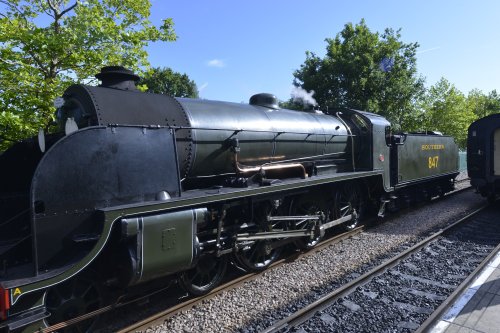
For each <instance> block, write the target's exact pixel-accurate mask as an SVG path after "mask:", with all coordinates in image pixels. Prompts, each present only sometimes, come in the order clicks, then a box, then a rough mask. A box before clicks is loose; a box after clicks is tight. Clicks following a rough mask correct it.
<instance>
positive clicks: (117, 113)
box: [0, 66, 458, 332]
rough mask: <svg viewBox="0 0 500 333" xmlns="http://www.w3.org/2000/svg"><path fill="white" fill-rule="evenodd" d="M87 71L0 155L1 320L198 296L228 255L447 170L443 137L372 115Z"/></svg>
mask: <svg viewBox="0 0 500 333" xmlns="http://www.w3.org/2000/svg"><path fill="white" fill-rule="evenodd" d="M97 78H98V79H99V80H101V82H102V84H101V85H100V86H97V87H96V86H86V85H79V84H78V85H73V86H71V87H69V88H68V89H67V90H66V91H65V93H64V95H63V96H62V97H61V98H60V99H58V100H57V101H56V103H55V105H56V106H57V120H58V123H59V127H60V131H59V132H57V133H54V134H44V133H42V132H40V133H39V135H38V136H37V137H34V138H31V139H28V140H25V141H22V142H19V143H17V144H15V145H14V146H12V147H11V148H10V149H8V150H7V151H5V152H4V153H3V154H2V155H0V331H2V332H4V331H33V330H34V329H38V328H40V327H45V326H47V325H52V324H54V323H57V322H60V321H64V320H67V319H70V318H73V317H76V316H78V315H81V314H84V313H88V312H90V311H93V310H96V309H98V308H100V307H102V306H104V305H106V304H109V303H113V302H114V301H115V300H116V299H118V298H119V297H120V296H122V295H123V294H125V293H126V292H127V293H134V292H136V293H143V292H145V290H147V289H149V288H151V287H152V286H153V285H156V284H157V283H164V282H166V281H175V282H178V283H179V284H180V285H181V286H182V287H183V288H184V289H185V290H187V291H188V292H189V293H191V294H194V295H199V294H203V293H206V292H208V291H209V290H211V289H212V288H214V287H215V286H217V284H218V283H219V282H220V281H221V279H222V277H223V275H224V271H225V269H226V267H227V263H228V261H232V262H233V263H234V264H235V265H237V266H239V267H241V268H243V269H245V270H249V271H250V270H253V271H255V270H262V269H265V268H266V267H267V266H268V265H270V264H271V263H272V262H273V261H274V260H276V259H277V258H278V257H279V255H280V252H281V250H282V249H283V248H284V247H285V246H288V247H289V246H295V247H299V248H306V249H307V248H311V247H313V246H315V245H316V244H317V243H318V242H319V241H320V240H321V238H323V237H324V236H325V233H327V232H328V231H330V230H332V229H333V228H336V229H338V228H345V229H352V228H354V227H356V226H357V225H358V224H359V223H360V221H361V220H362V218H363V217H364V216H365V215H367V214H370V213H372V212H373V213H374V214H378V215H379V216H383V215H384V214H385V212H386V211H387V210H390V209H396V208H397V207H398V206H401V205H408V204H410V203H411V202H415V201H425V200H429V199H431V198H432V197H435V196H441V195H443V194H445V193H446V192H448V191H451V190H452V189H453V187H454V180H455V177H456V175H457V174H458V149H457V145H456V144H455V142H454V140H453V138H451V137H448V136H443V135H440V134H439V133H431V132H428V133H413V134H411V133H399V134H393V133H392V132H391V126H390V123H389V122H388V121H387V120H386V119H385V118H383V117H381V116H379V115H376V114H372V113H369V112H363V111H357V110H352V109H339V110H336V111H335V112H331V114H324V113H322V112H319V111H308V112H306V111H292V110H286V109H281V108H280V107H279V105H278V102H277V99H276V98H275V97H274V96H273V95H270V94H257V95H254V96H252V97H251V98H250V102H249V104H237V103H227V102H217V101H207V100H199V99H186V98H173V97H169V96H165V95H157V94H149V93H143V92H140V91H138V90H137V89H136V88H135V83H136V82H137V81H138V80H139V77H138V76H137V75H135V74H134V73H133V72H131V71H129V70H127V69H124V68H122V67H118V66H113V67H106V68H103V70H102V71H101V73H99V74H98V75H97ZM84 329H87V330H90V329H91V324H89V326H87V327H85V328H84Z"/></svg>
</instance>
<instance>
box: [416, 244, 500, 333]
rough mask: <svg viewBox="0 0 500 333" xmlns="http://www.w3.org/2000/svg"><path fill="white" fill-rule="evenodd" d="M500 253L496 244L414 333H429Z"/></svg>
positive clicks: (499, 246)
mask: <svg viewBox="0 0 500 333" xmlns="http://www.w3.org/2000/svg"><path fill="white" fill-rule="evenodd" d="M498 252H500V244H498V245H497V246H496V247H495V249H493V251H492V252H491V253H490V254H488V256H486V258H484V259H483V261H481V263H480V264H479V266H478V267H476V269H475V270H474V271H473V272H472V273H471V274H470V275H469V276H468V277H467V278H466V279H465V280H464V281H463V282H462V283H461V284H460V285H459V286H458V287H457V289H455V291H454V292H453V293H452V294H451V295H450V296H448V298H447V299H445V300H444V301H443V303H441V305H440V306H438V308H437V309H436V310H435V311H434V312H433V313H432V314H431V315H430V316H429V317H428V318H427V319H426V320H425V321H424V322H423V323H422V324H421V325H420V327H419V328H418V329H417V330H416V331H415V333H424V332H430V331H431V329H432V328H433V327H434V326H435V325H436V324H437V323H438V322H439V321H440V320H441V318H442V317H443V315H444V314H445V312H446V311H447V310H448V309H449V308H450V307H451V306H452V305H453V304H454V303H455V301H456V300H457V299H458V298H459V297H460V296H462V294H463V293H464V292H465V291H466V290H467V289H468V288H469V286H470V285H471V283H472V281H474V280H475V279H476V278H477V277H478V276H479V275H480V274H481V273H482V271H483V269H484V268H485V267H486V266H487V265H488V264H489V263H490V262H491V260H492V259H493V258H494V257H495V256H496V254H497V253H498Z"/></svg>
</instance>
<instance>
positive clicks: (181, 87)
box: [140, 67, 198, 98]
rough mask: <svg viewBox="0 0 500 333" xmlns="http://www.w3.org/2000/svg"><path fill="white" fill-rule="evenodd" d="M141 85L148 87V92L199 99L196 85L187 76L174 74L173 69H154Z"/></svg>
mask: <svg viewBox="0 0 500 333" xmlns="http://www.w3.org/2000/svg"><path fill="white" fill-rule="evenodd" d="M140 83H141V84H143V85H146V86H147V90H146V91H147V92H151V93H156V94H165V95H169V96H175V97H190V98H198V88H197V87H196V83H195V82H194V81H193V80H191V79H190V78H189V77H188V76H187V75H186V74H181V73H178V72H174V71H173V70H172V69H171V68H159V67H157V68H152V69H151V70H150V71H148V72H147V73H146V74H145V75H144V77H143V78H142V79H141V82H140Z"/></svg>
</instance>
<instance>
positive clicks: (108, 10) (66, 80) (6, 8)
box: [0, 0, 176, 151]
mask: <svg viewBox="0 0 500 333" xmlns="http://www.w3.org/2000/svg"><path fill="white" fill-rule="evenodd" d="M150 7H151V4H150V1H149V0H120V1H117V0H85V1H80V0H72V1H69V0H46V1H40V0H25V1H20V0H0V9H1V13H0V110H1V111H0V137H1V139H2V140H3V143H0V151H1V150H3V148H5V147H6V146H7V145H8V143H9V142H13V141H17V140H19V139H21V138H24V137H27V136H31V135H33V134H34V133H36V131H38V129H39V128H44V129H48V128H49V127H50V124H51V122H52V120H53V113H54V111H55V110H54V108H53V106H52V103H53V100H54V98H55V97H57V96H60V95H61V93H62V91H63V90H64V89H65V88H66V87H67V86H68V85H70V84H71V83H74V82H86V83H89V82H91V80H92V78H93V75H94V74H95V73H98V72H99V69H100V68H101V67H102V66H105V65H115V64H120V65H123V66H126V67H128V68H131V69H134V70H138V69H140V68H143V67H145V66H146V67H147V66H148V61H147V53H146V51H145V49H144V47H145V46H146V45H147V44H148V42H151V41H171V40H175V38H176V36H175V33H174V30H173V22H172V20H171V19H166V20H164V21H163V24H162V25H161V26H160V27H158V28H157V27H155V26H153V25H152V24H151V22H150V21H149V19H148V18H149V15H150Z"/></svg>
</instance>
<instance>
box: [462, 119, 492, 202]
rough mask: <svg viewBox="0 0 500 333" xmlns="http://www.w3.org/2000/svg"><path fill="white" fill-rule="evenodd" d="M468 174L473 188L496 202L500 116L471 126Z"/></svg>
mask: <svg viewBox="0 0 500 333" xmlns="http://www.w3.org/2000/svg"><path fill="white" fill-rule="evenodd" d="M467 172H468V175H469V177H470V182H471V185H472V187H474V188H475V189H476V190H477V191H478V192H479V193H480V194H481V195H482V196H484V197H487V198H488V200H490V201H494V200H495V197H496V196H497V195H498V193H499V192H500V114H492V115H489V116H486V117H484V118H481V119H478V120H476V121H475V122H473V123H472V124H471V125H470V126H469V129H468V132H467Z"/></svg>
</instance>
